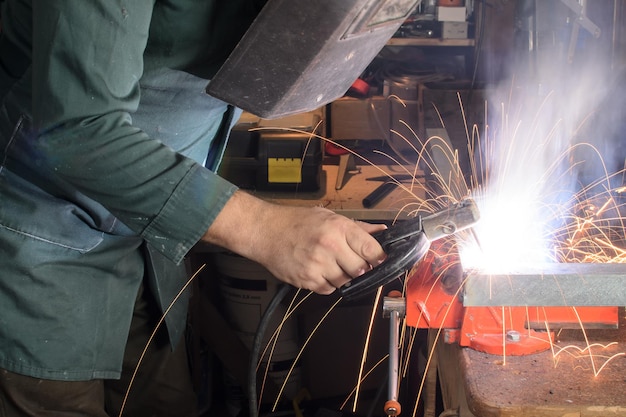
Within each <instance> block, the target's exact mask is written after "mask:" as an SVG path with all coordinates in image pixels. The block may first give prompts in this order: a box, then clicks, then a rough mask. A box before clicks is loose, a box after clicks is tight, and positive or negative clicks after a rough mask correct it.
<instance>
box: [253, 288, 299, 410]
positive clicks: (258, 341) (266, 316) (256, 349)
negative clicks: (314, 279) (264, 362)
mask: <svg viewBox="0 0 626 417" xmlns="http://www.w3.org/2000/svg"><path fill="white" fill-rule="evenodd" d="M290 289H291V287H290V286H289V285H287V284H281V285H280V286H279V287H278V289H277V290H276V294H274V296H273V297H272V300H271V301H270V303H269V304H268V305H267V308H266V309H265V311H264V312H263V315H262V316H261V320H259V325H258V327H257V330H256V333H255V335H254V341H253V342H252V350H251V351H250V363H249V368H248V407H249V408H250V410H249V411H250V416H249V417H258V415H259V406H258V401H257V392H256V391H257V387H256V367H257V364H258V363H259V359H260V356H261V347H262V345H263V338H264V336H265V331H266V330H267V326H268V324H269V322H270V320H271V318H272V315H273V314H274V311H276V308H277V307H278V305H279V304H280V303H281V302H282V301H283V299H284V298H285V296H286V295H287V293H288V292H289V290H290Z"/></svg>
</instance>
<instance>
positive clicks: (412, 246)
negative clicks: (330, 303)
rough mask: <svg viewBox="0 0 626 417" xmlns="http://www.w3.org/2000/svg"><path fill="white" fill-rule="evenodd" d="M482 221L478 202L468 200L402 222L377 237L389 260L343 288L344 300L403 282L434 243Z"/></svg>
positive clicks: (377, 234) (341, 289)
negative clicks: (401, 279) (380, 287)
mask: <svg viewBox="0 0 626 417" xmlns="http://www.w3.org/2000/svg"><path fill="white" fill-rule="evenodd" d="M479 217H480V215H479V212H478V207H477V206H476V203H475V201H474V200H472V199H470V198H467V199H464V200H461V201H460V202H458V203H455V204H452V205H450V206H449V207H447V208H446V209H443V210H441V211H438V212H436V213H434V214H431V215H428V216H426V217H422V216H416V217H413V218H410V219H408V220H404V221H399V222H398V223H396V224H395V225H394V226H391V227H390V228H388V229H386V230H383V231H382V232H379V233H376V234H374V235H373V236H374V237H375V238H376V240H378V242H379V243H380V244H381V246H382V247H383V249H384V250H385V252H386V253H387V259H385V261H384V262H383V263H382V264H380V265H378V266H377V267H375V268H374V269H372V270H370V271H368V272H366V273H365V274H363V275H361V276H360V277H357V278H355V279H353V280H352V281H350V282H349V283H348V284H346V285H344V286H343V287H341V288H340V292H341V295H342V297H344V298H345V299H354V298H358V297H360V296H363V295H365V294H367V293H369V292H371V291H373V290H375V289H376V288H378V287H379V286H381V285H385V284H388V283H390V282H392V281H394V280H396V279H399V278H402V277H403V276H404V275H405V273H406V272H407V271H408V270H409V269H411V268H412V267H413V265H415V264H416V263H417V262H418V261H419V260H420V259H421V258H422V257H423V256H424V255H425V254H426V252H427V251H428V248H429V247H430V242H432V241H434V240H437V239H441V238H443V237H445V236H450V235H453V234H454V233H457V232H459V231H461V230H464V229H467V228H468V227H471V226H472V225H473V224H474V223H476V222H477V221H478V219H479Z"/></svg>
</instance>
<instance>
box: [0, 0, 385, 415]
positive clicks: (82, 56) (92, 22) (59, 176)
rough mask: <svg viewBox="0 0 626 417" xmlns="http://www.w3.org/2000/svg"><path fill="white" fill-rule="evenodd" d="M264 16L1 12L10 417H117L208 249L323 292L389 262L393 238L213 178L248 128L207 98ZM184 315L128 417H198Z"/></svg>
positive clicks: (1, 390) (0, 174)
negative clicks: (187, 265)
mask: <svg viewBox="0 0 626 417" xmlns="http://www.w3.org/2000/svg"><path fill="white" fill-rule="evenodd" d="M259 7H260V5H258V4H255V2H254V1H252V0H248V1H246V0H237V1H235V0H229V1H228V2H223V1H222V2H218V1H211V0H152V1H138V0H132V1H130V0H114V1H111V0H92V1H78V2H77V1H74V0H5V1H4V3H3V4H2V13H1V16H2V37H1V38H0V100H1V107H0V202H1V203H0V409H1V410H3V411H4V414H3V415H6V416H44V415H45V416H65V415H72V416H76V415H85V416H106V415H117V414H118V413H119V409H120V408H121V407H122V402H123V400H122V398H123V393H124V391H125V387H127V386H128V376H129V374H130V372H132V370H133V368H134V367H135V365H136V363H137V360H138V356H139V353H140V351H141V347H142V346H143V345H144V344H145V342H146V340H147V335H148V334H149V330H150V328H151V327H152V326H153V325H154V323H155V322H156V319H158V316H159V315H160V314H161V312H162V311H163V310H164V309H165V308H166V307H167V306H168V305H169V303H171V301H172V300H173V298H174V296H175V294H176V293H177V292H178V291H179V290H180V288H181V287H182V285H183V284H184V281H185V276H184V275H183V274H182V273H181V272H182V271H181V267H180V265H181V263H182V261H183V259H184V257H185V256H186V254H187V253H188V252H189V250H190V249H191V248H192V247H193V246H194V245H195V244H196V243H197V242H199V241H203V242H208V243H211V244H215V245H219V246H221V247H223V248H226V249H228V250H231V251H233V252H236V253H238V254H240V255H242V256H245V257H247V258H250V259H252V260H254V261H257V262H259V263H260V264H262V265H263V266H265V267H266V268H267V269H268V270H269V271H270V272H272V273H273V274H274V275H275V276H276V277H277V278H278V279H280V280H282V281H285V282H287V283H289V284H292V285H294V286H296V287H301V288H306V289H310V290H313V291H315V292H318V293H320V294H329V293H332V292H333V291H334V290H335V289H336V288H338V287H340V286H342V285H343V284H345V283H347V282H348V281H349V280H350V279H351V278H353V277H356V276H358V275H360V274H362V273H363V272H364V271H366V270H368V269H369V268H371V266H372V265H376V264H378V263H379V262H381V261H382V259H384V256H385V255H384V253H383V251H382V248H381V247H380V245H379V244H378V243H377V242H376V241H375V239H373V238H372V237H371V235H370V233H372V232H374V231H376V230H380V228H381V227H382V226H377V225H369V224H364V223H360V222H353V221H351V220H348V219H346V218H344V217H341V216H338V215H336V214H334V213H332V212H330V211H327V210H324V209H322V208H296V207H283V206H278V205H274V204H270V203H268V202H265V201H262V200H259V199H257V198H255V197H253V196H251V195H249V194H246V193H245V192H242V191H240V190H238V189H237V187H235V186H234V185H232V184H230V183H228V182H227V181H225V180H223V179H221V178H220V177H218V176H217V175H215V174H214V173H213V172H212V170H213V171H214V170H215V169H216V168H217V165H218V163H219V159H220V156H221V154H222V151H223V148H224V146H225V138H226V136H227V134H228V132H229V130H230V128H231V127H232V125H233V123H234V122H235V120H236V118H237V114H238V113H237V111H236V110H234V109H232V107H231V106H228V105H227V104H226V103H223V102H221V101H219V100H216V99H214V98H212V97H210V96H208V95H206V94H205V93H204V88H205V87H206V84H207V82H208V81H207V80H208V79H210V77H211V75H212V74H213V73H214V71H215V70H216V69H217V68H218V67H219V65H220V63H221V62H222V61H223V60H224V59H225V57H226V56H227V55H228V52H229V51H230V50H231V48H232V47H233V45H234V44H235V43H236V41H237V39H238V38H239V37H240V36H241V34H242V33H243V31H244V30H245V28H246V27H247V25H248V23H249V22H250V21H251V19H253V18H254V16H255V15H256V13H257V12H258V10H259ZM176 305H181V304H176ZM182 305H183V307H182V308H180V307H178V308H177V309H174V310H173V311H172V312H171V313H170V315H168V316H167V332H166V333H164V334H161V335H160V338H159V340H157V341H156V342H155V343H154V347H153V348H152V347H151V353H150V356H151V358H152V359H147V360H146V366H145V368H144V367H143V366H142V372H143V374H144V376H143V377H140V378H139V380H138V381H136V383H135V385H134V388H133V391H131V393H130V394H131V395H130V398H129V401H130V402H129V403H128V404H126V405H125V406H126V408H125V415H131V416H138V415H163V416H169V415H172V416H174V415H176V416H185V415H193V413H194V410H193V408H194V407H193V401H191V400H190V399H189V398H186V397H185V396H186V395H187V396H188V395H189V394H190V392H189V386H188V385H186V384H185V380H186V378H178V377H173V375H178V374H172V373H171V372H173V371H174V370H177V369H180V366H177V364H178V365H179V364H181V363H184V362H185V358H184V346H183V344H182V342H181V337H180V336H181V333H182V330H183V329H184V317H185V308H184V302H183V303H182ZM131 319H132V322H131ZM168 342H169V343H168ZM170 344H171V345H172V346H174V347H175V349H174V351H173V353H172V352H171V348H170ZM125 346H128V347H126V348H125ZM122 363H124V367H123V369H122ZM151 364H152V365H154V366H151ZM144 369H145V371H144ZM176 372H178V371H176ZM120 376H122V379H121V380H120V382H117V380H118V379H119V378H120ZM164 390H167V391H169V392H170V393H171V395H166V394H164ZM154 392H158V394H154ZM170 397H171V399H170ZM144 399H145V400H147V401H145V402H142V400H144ZM181 399H182V400H181Z"/></svg>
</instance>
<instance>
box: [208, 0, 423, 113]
mask: <svg viewBox="0 0 626 417" xmlns="http://www.w3.org/2000/svg"><path fill="white" fill-rule="evenodd" d="M420 2H421V0H268V2H267V3H266V5H265V6H264V7H263V9H262V10H261V12H260V13H259V15H258V16H257V18H256V19H255V20H254V22H253V23H252V25H251V26H250V28H249V29H248V30H247V32H246V33H245V34H244V36H243V38H242V39H241V41H240V42H239V43H238V45H237V46H236V47H235V49H234V50H233V52H232V53H231V54H230V56H229V58H228V59H227V60H226V62H225V63H224V65H223V66H222V67H221V68H220V69H219V71H218V72H217V74H216V75H215V77H214V78H213V79H212V80H211V82H210V84H209V86H208V87H207V93H209V94H210V95H212V96H214V97H217V98H219V99H222V100H224V101H226V102H228V103H231V104H234V105H236V106H238V107H240V108H242V109H244V110H246V111H248V112H250V113H252V114H254V115H257V116H259V117H262V118H266V119H274V118H278V117H283V116H288V115H291V114H296V113H302V112H306V111H310V110H314V109H316V108H319V107H321V106H323V105H325V104H328V103H330V102H331V101H333V100H336V99H337V98H339V97H341V96H342V95H343V94H345V92H346V91H347V90H348V89H349V88H350V86H351V85H352V83H353V82H354V81H355V80H356V79H357V78H358V77H359V75H361V73H362V72H363V71H364V70H365V68H366V67H367V66H368V65H369V63H370V62H371V61H372V60H373V59H374V58H375V57H376V55H377V54H378V52H380V50H381V49H382V48H383V46H384V45H385V43H386V42H387V41H388V40H389V38H391V36H392V35H393V34H394V33H395V31H396V30H397V29H398V28H399V27H400V25H401V24H402V23H403V22H404V21H405V20H406V18H407V17H408V15H409V14H410V13H411V12H412V11H413V10H414V9H415V7H416V6H417V5H418V4H419V3H420Z"/></svg>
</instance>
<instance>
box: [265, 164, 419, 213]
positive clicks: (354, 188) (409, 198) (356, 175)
mask: <svg viewBox="0 0 626 417" xmlns="http://www.w3.org/2000/svg"><path fill="white" fill-rule="evenodd" d="M357 168H358V171H357V172H348V173H346V175H345V178H344V181H343V186H342V187H341V188H340V189H336V187H335V185H336V179H337V175H338V166H337V165H324V166H323V168H322V178H321V181H320V183H321V186H320V189H319V191H316V192H301V191H293V192H284V191H282V192H267V191H264V192H261V191H255V192H254V194H255V195H257V196H259V197H261V198H264V199H267V200H271V201H276V202H280V203H282V204H289V205H299V206H319V205H321V206H323V207H326V208H328V209H330V210H333V211H335V212H337V213H340V214H343V215H345V216H347V217H350V218H353V219H359V220H374V221H375V220H394V219H395V218H397V217H404V216H406V215H407V213H409V212H411V211H413V210H419V208H420V207H419V206H418V204H419V202H420V200H422V199H423V198H424V195H425V193H424V188H423V179H419V180H416V182H415V184H413V185H412V184H411V183H404V184H402V185H403V187H404V188H403V187H397V188H396V189H395V190H394V191H392V192H391V194H389V195H387V196H386V197H385V198H384V199H383V200H381V201H380V202H379V203H378V204H376V205H375V206H373V207H371V208H365V207H364V206H363V198H365V197H366V196H367V195H368V194H369V193H371V192H372V191H374V189H376V188H377V187H378V186H380V185H381V184H382V182H380V181H368V178H372V177H380V176H383V175H386V174H390V175H394V174H407V171H406V170H404V169H403V168H402V167H399V166H392V165H379V166H371V165H359V166H358V167H357ZM407 169H408V170H410V171H409V172H410V173H411V174H413V168H412V167H409V168H407ZM419 174H421V172H420V173H419Z"/></svg>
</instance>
